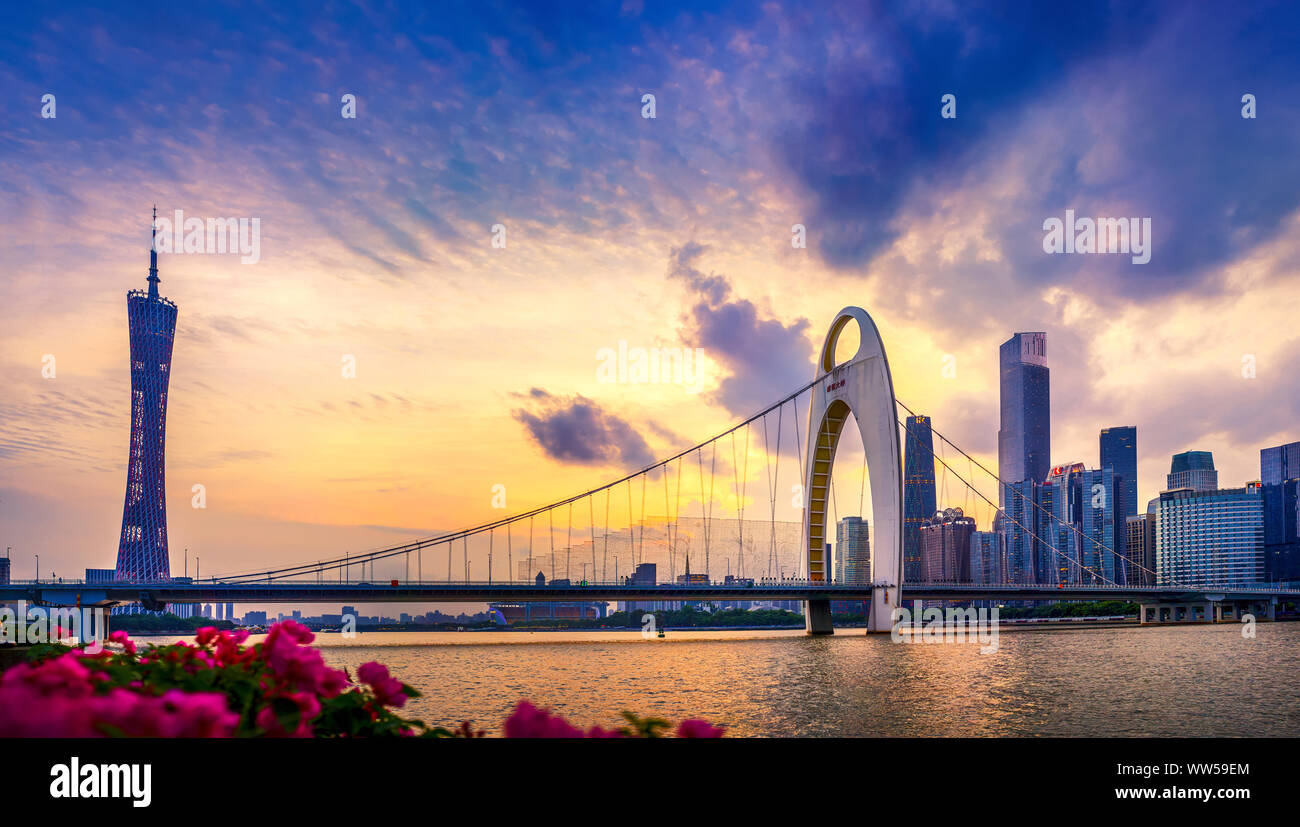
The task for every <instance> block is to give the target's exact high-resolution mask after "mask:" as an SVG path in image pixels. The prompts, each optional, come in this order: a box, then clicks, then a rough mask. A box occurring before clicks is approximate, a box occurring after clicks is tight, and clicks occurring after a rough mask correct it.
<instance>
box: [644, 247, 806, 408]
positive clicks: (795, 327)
mask: <svg viewBox="0 0 1300 827" xmlns="http://www.w3.org/2000/svg"><path fill="white" fill-rule="evenodd" d="M707 250H708V248H707V247H705V246H703V245H700V244H697V243H695V242H693V241H692V242H690V243H687V244H685V245H683V246H681V247H677V248H674V249H673V250H672V253H671V255H670V256H669V260H668V277H669V278H670V279H677V280H680V281H682V282H684V283H685V284H686V286H687V287H688V288H689V289H690V291H691V296H692V304H691V306H690V308H688V309H687V311H686V313H685V315H684V318H683V325H684V326H683V328H682V330H681V334H682V336H683V338H684V339H685V340H686V342H687V343H688V344H689V345H690V346H691V347H698V348H702V349H703V350H704V353H705V355H706V356H707V357H708V358H710V359H712V360H713V361H715V362H717V363H718V364H720V365H722V366H723V367H724V368H726V370H727V371H728V373H729V375H728V376H726V377H725V378H724V379H723V380H722V382H721V383H720V385H719V387H718V389H717V391H715V392H714V393H713V394H712V395H711V397H710V401H711V402H716V403H717V404H720V405H722V406H723V407H725V408H726V409H727V410H728V411H730V412H731V413H733V414H736V415H748V414H752V413H757V412H758V411H759V410H760V409H762V408H763V407H765V406H766V405H767V404H770V403H772V402H774V401H775V400H776V399H779V398H780V397H781V396H782V395H783V394H784V393H786V392H789V391H793V390H794V389H795V388H798V387H799V386H801V385H803V384H806V383H807V382H808V381H809V380H811V379H812V377H813V346H812V344H811V343H809V341H808V337H807V331H808V327H809V322H808V320H807V319H798V320H796V321H795V322H793V323H792V324H790V325H786V324H784V323H782V322H781V321H780V320H779V319H774V318H764V317H763V316H762V315H761V314H760V313H759V310H758V308H757V307H755V306H754V303H753V302H751V301H749V300H747V299H736V300H734V301H728V300H727V299H728V296H729V295H730V294H731V284H730V283H729V282H728V281H727V279H726V278H724V277H723V276H719V275H717V274H713V273H710V274H709V275H705V274H704V273H702V272H701V271H700V270H698V269H696V267H695V263H696V261H697V260H698V259H699V258H700V256H702V255H703V254H704V253H705V251H707Z"/></svg>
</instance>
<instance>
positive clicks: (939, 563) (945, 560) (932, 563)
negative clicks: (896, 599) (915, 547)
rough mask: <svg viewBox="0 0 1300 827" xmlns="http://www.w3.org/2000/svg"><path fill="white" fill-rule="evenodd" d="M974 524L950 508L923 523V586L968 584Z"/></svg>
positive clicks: (960, 512) (971, 520)
mask: <svg viewBox="0 0 1300 827" xmlns="http://www.w3.org/2000/svg"><path fill="white" fill-rule="evenodd" d="M974 533H975V521H974V520H973V519H971V518H970V517H967V516H965V515H964V514H962V510H961V509H960V508H948V509H945V510H944V511H942V512H939V513H936V514H935V515H934V516H933V517H931V518H930V519H929V520H926V521H925V522H923V523H921V578H922V579H921V582H923V583H969V582H970V579H971V571H970V569H971V562H970V558H971V552H970V547H971V535H972V534H974Z"/></svg>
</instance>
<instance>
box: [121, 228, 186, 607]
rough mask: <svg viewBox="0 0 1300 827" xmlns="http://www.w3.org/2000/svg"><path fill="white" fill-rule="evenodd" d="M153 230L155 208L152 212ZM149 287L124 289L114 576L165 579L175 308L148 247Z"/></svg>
mask: <svg viewBox="0 0 1300 827" xmlns="http://www.w3.org/2000/svg"><path fill="white" fill-rule="evenodd" d="M154 217H155V233H156V224H157V213H156V211H155V216H154ZM148 281H149V289H148V291H144V290H131V291H129V292H128V293H127V294H126V312H127V323H128V325H129V329H130V338H131V445H130V451H129V453H128V456H127V469H126V496H125V500H124V503H123V506H122V532H121V535H120V537H119V540H118V546H117V579H118V580H144V581H148V580H166V579H168V577H169V575H170V567H169V562H168V556H167V490H166V482H165V474H164V467H165V459H166V450H165V436H166V429H167V387H168V384H169V381H170V379H171V364H172V342H173V340H174V338H175V333H176V313H177V307H176V305H175V304H174V303H172V302H170V301H168V300H167V299H166V298H163V297H162V296H160V295H158V281H159V279H158V250H157V246H156V244H154V245H151V247H150V250H149V279H148Z"/></svg>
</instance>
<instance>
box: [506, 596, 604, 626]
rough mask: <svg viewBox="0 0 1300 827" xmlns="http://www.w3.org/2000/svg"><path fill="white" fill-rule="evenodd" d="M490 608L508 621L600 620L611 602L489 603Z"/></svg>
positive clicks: (540, 601) (544, 601)
mask: <svg viewBox="0 0 1300 827" xmlns="http://www.w3.org/2000/svg"><path fill="white" fill-rule="evenodd" d="M488 608H489V610H491V611H493V612H500V613H501V616H502V617H503V618H504V619H505V621H506V622H507V623H518V622H521V621H529V620H599V619H601V618H603V617H606V616H607V614H608V612H607V610H608V608H609V603H607V602H605V601H603V600H574V601H553V600H538V601H528V602H514V601H510V602H499V603H489V604H488Z"/></svg>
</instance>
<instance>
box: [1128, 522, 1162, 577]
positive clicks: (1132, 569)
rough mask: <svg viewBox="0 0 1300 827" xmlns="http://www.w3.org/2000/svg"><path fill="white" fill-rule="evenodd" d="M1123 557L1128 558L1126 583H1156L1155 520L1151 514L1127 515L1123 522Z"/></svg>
mask: <svg viewBox="0 0 1300 827" xmlns="http://www.w3.org/2000/svg"><path fill="white" fill-rule="evenodd" d="M1124 529H1125V533H1126V534H1127V535H1128V536H1127V537H1126V538H1125V540H1124V557H1125V558H1126V559H1127V560H1128V585H1130V586H1154V585H1155V584H1156V536H1155V520H1154V519H1153V516H1152V515H1151V514H1139V515H1137V516H1136V517H1129V518H1128V519H1127V520H1126V521H1125V523H1124Z"/></svg>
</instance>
